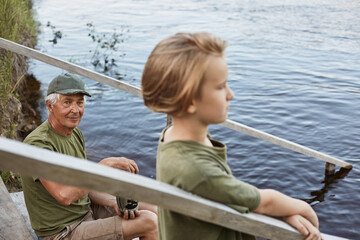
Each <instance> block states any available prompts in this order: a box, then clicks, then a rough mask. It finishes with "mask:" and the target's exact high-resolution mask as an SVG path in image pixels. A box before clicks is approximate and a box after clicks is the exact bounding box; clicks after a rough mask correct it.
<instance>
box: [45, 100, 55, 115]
mask: <svg viewBox="0 0 360 240" xmlns="http://www.w3.org/2000/svg"><path fill="white" fill-rule="evenodd" d="M46 107H47V109H48V111H49V112H51V111H52V108H53V106H52V105H51V103H50V101H49V100H47V101H46Z"/></svg>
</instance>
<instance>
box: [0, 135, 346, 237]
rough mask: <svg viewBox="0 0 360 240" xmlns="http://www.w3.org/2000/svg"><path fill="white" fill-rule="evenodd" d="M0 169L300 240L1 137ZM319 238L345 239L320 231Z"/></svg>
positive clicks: (254, 217) (147, 182) (176, 192)
mask: <svg viewBox="0 0 360 240" xmlns="http://www.w3.org/2000/svg"><path fill="white" fill-rule="evenodd" d="M0 169H9V170H12V171H14V172H18V173H21V174H23V175H29V176H37V177H40V178H45V179H49V180H51V181H56V182H59V183H62V184H67V185H72V186H77V187H81V188H86V189H91V190H96V191H101V192H107V193H109V194H112V195H118V196H121V197H124V198H130V199H137V200H140V201H145V202H148V203H151V204H154V205H158V206H161V207H163V208H166V209H169V210H171V211H174V212H177V213H181V214H184V215H188V216H191V217H194V218H197V219H200V220H203V221H206V222H210V223H213V224H217V225H220V226H223V227H226V228H230V229H234V230H237V231H240V232H244V233H248V234H251V235H255V236H259V237H262V238H266V239H274V240H286V239H289V240H295V239H296V240H300V239H304V236H302V235H301V234H300V233H299V232H298V231H296V230H295V229H293V228H292V227H291V226H289V225H288V224H286V223H285V222H283V221H280V220H277V219H275V218H271V217H267V216H265V215H260V214H255V213H249V214H241V213H239V212H237V211H235V210H234V209H232V208H229V207H227V206H225V205H223V204H220V203H217V202H213V201H210V200H207V199H204V198H201V197H198V196H195V195H193V194H191V193H188V192H185V191H183V190H181V189H179V188H176V187H173V186H171V185H168V184H165V183H162V182H159V181H156V180H153V179H151V178H147V177H144V176H139V175H135V174H130V173H128V172H125V171H120V170H118V169H114V168H110V167H107V166H103V165H100V164H96V163H93V162H91V161H85V160H82V159H78V158H74V157H71V156H67V155H63V154H59V153H56V152H52V151H49V150H45V149H41V148H37V147H34V146H31V145H27V144H24V143H21V142H17V141H14V140H10V139H6V138H2V137H0ZM323 238H324V240H335V239H344V238H340V237H335V236H331V235H327V234H323Z"/></svg>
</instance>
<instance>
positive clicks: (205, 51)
mask: <svg viewBox="0 0 360 240" xmlns="http://www.w3.org/2000/svg"><path fill="white" fill-rule="evenodd" d="M225 48H226V41H224V40H222V39H220V38H218V37H216V36H215V35H213V34H211V33H206V32H203V33H178V34H175V35H173V36H170V37H168V38H166V39H164V40H162V41H161V42H159V43H158V44H157V45H156V47H155V48H154V50H153V51H152V52H151V54H150V56H149V58H148V60H147V62H146V64H145V68H144V71H143V75H142V80H141V87H142V95H143V98H144V103H145V105H146V106H147V107H148V108H150V109H151V110H152V111H155V112H162V113H167V114H170V115H172V116H181V115H183V114H184V113H185V112H186V110H187V109H188V107H189V106H190V104H191V103H192V100H193V99H200V98H201V96H200V90H201V86H202V84H203V82H204V73H205V71H206V69H207V66H208V63H209V60H210V59H211V57H223V55H224V50H225Z"/></svg>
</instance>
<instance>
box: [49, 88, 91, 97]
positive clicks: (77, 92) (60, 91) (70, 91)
mask: <svg viewBox="0 0 360 240" xmlns="http://www.w3.org/2000/svg"><path fill="white" fill-rule="evenodd" d="M55 93H59V94H63V95H72V94H79V93H81V94H84V95H86V96H88V97H91V94H90V93H88V92H87V91H84V90H81V89H66V90H59V91H56V92H55Z"/></svg>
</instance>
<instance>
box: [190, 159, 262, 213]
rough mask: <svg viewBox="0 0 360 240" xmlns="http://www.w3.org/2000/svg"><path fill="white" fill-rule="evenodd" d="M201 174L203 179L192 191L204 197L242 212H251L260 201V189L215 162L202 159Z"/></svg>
mask: <svg viewBox="0 0 360 240" xmlns="http://www.w3.org/2000/svg"><path fill="white" fill-rule="evenodd" d="M198 170H199V174H201V175H203V177H202V179H203V180H202V181H200V182H198V184H197V185H196V186H195V187H194V189H193V190H192V191H191V192H193V193H195V194H197V195H199V196H202V197H204V198H207V199H210V200H213V201H216V202H220V203H223V204H225V205H227V206H229V207H231V208H234V209H235V210H237V211H239V212H241V213H247V212H251V211H253V210H254V209H256V208H257V207H258V205H259V203H260V192H259V190H258V189H257V188H256V187H255V186H253V185H250V184H248V183H245V182H243V181H240V180H238V179H236V178H235V177H234V176H233V175H231V174H228V173H226V172H225V171H223V170H222V169H221V168H219V167H218V166H217V165H216V164H215V163H212V162H209V161H206V160H204V161H202V164H201V168H198Z"/></svg>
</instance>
